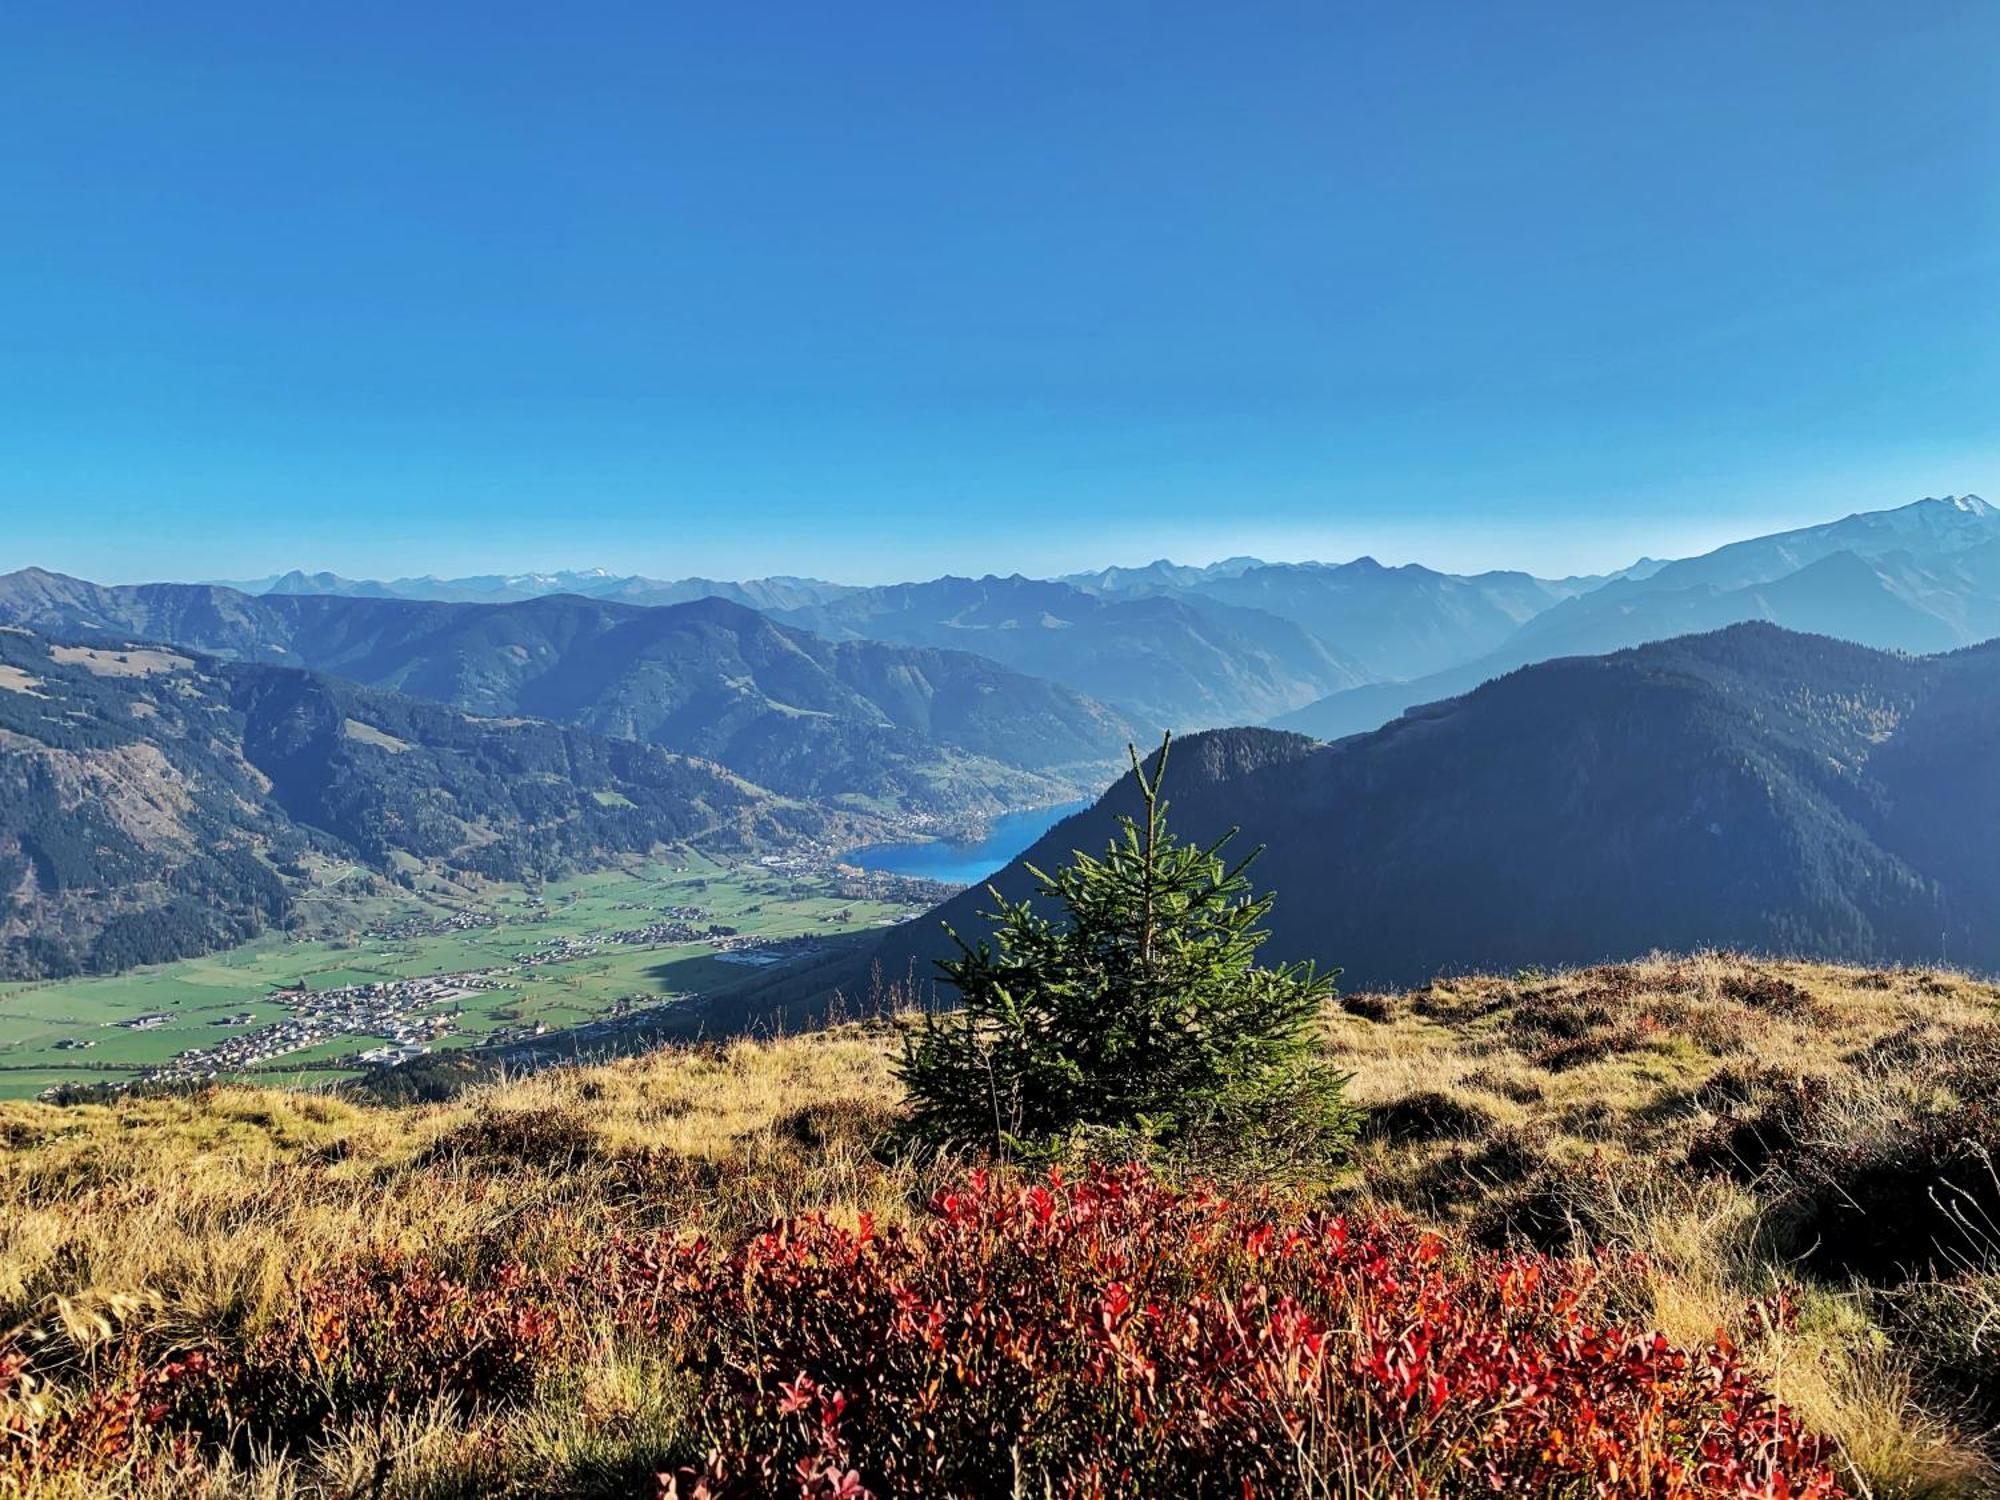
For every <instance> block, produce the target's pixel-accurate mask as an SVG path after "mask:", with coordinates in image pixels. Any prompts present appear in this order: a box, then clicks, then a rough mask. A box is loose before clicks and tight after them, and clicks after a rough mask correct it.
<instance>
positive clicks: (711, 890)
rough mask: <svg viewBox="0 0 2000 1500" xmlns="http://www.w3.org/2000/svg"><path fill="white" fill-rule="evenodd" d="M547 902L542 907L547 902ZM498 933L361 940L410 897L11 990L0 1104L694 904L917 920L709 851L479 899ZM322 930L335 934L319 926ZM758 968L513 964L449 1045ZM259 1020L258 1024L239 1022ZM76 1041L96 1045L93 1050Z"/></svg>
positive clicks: (469, 1004)
mask: <svg viewBox="0 0 2000 1500" xmlns="http://www.w3.org/2000/svg"><path fill="white" fill-rule="evenodd" d="M537 897H539V900H538V899H537ZM472 904H473V905H475V906H476V907H478V908H479V909H483V910H486V911H489V912H492V913H493V914H494V915H495V916H497V917H498V918H499V921H498V923H497V925H495V926H492V927H484V928H477V929H474V930H472V931H466V932H443V933H435V934H428V935H424V936H420V937H412V938H406V939H389V938H382V937H364V936H360V935H359V929H360V928H361V927H362V926H364V925H377V924H380V923H382V922H383V921H384V919H385V918H387V917H390V916H408V917H417V918H435V917H438V916H441V915H443V914H444V912H445V910H446V908H444V907H442V906H434V905H431V904H429V903H426V902H424V901H421V900H417V899H414V898H411V899H405V900H403V901H401V902H400V903H394V904H385V903H383V902H381V901H380V900H376V901H373V902H370V903H368V904H367V906H366V907H365V908H363V907H361V906H359V905H357V906H356V908H355V910H354V911H353V913H352V914H351V917H352V923H353V933H352V935H347V936H336V937H316V938H311V939H298V938H288V937H286V936H285V935H283V934H277V933H270V934H266V935H265V936H263V937H260V938H258V939H257V940H255V941H254V942H250V943H245V944H243V945H242V946H241V947H237V948H232V949H228V950H226V951H224V952H221V953H212V954H207V955H205V956H203V957H200V958H191V959H184V960H182V961H180V962H178V963H171V964H161V965H157V966H155V967H152V968H147V969H138V970H134V971H132V972H130V973H126V974H118V975H109V976H103V977H96V978H88V979H65V980H49V981H39V982H29V983H13V984H4V985H0V1098H20V1097H25V1096H30V1095H33V1094H36V1093H38V1092H40V1091H41V1090H42V1089H45V1088H47V1087H49V1086H50V1085H52V1084H56V1083H62V1082H86V1083H87V1082H115V1081H117V1080H120V1079H125V1078H130V1077H132V1076H134V1075H135V1074H137V1073H138V1072H139V1071H141V1070H143V1069H145V1068H147V1067H151V1066H155V1065H157V1064H160V1063H163V1062H165V1061H167V1060H168V1059H169V1058H171V1057H173V1056H174V1055H175V1054H176V1053H179V1052H182V1051H184V1050H186V1049H188V1048H190V1047H203V1046H210V1045H213V1044H214V1043H215V1042H216V1041H218V1040H220V1039H221V1038H223V1037H227V1036H230V1035H233V1034H236V1033H238V1032H242V1031H247V1030H251V1029H254V1028H255V1027H257V1026H262V1025H266V1024H268V1023H269V1022H271V1021H274V1020H277V1019H279V1018H280V1017H281V1016H283V1014H284V1013H285V1010H284V1007H283V1005H281V1004H280V1003H279V1002H278V1001H277V1000H276V999H275V998H273V995H272V992H273V991H274V990H275V989H277V988H280V987H284V986H291V985H296V984H299V983H301V982H303V983H304V984H306V985H307V986H308V987H309V988H312V989H316V990H326V989H335V988H339V987H341V986H343V985H350V984H368V983H373V982H376V981H380V980H386V979H398V978H401V979H408V978H417V977H421V976H423V975H427V974H442V973H454V972H458V971H461V970H467V969H484V968H494V967H503V966H511V965H513V963H514V961H515V960H516V959H518V958H519V957H520V956H521V955H523V954H525V953H529V952H531V951H532V950H534V949H535V948H536V947H537V946H538V945H540V944H542V943H545V942H547V941H548V940H549V939H551V938H556V937H564V936H567V937H575V938H582V937H587V936H590V935H592V934H597V933H610V932H615V931H618V930H620V929H625V928H635V927H644V926H647V925H649V924H651V923H653V922H656V921H662V920H666V918H665V917H664V916H663V915H662V913H661V910H660V909H661V908H662V907H669V906H696V907H700V908H702V909H703V911H704V912H705V913H706V915H705V917H704V918H703V919H702V920H703V923H704V924H706V923H709V922H714V923H720V924H721V925H723V926H727V927H734V928H736V929H737V930H738V931H740V932H743V933H746V934H754V935H757V936H761V937H770V938H786V937H798V936H804V935H809V934H812V935H820V936H827V937H832V936H836V935H838V934H840V933H842V932H850V931H853V930H855V929H856V928H860V927H866V926H870V925H874V924H877V923H880V922H882V921H884V920H887V919H891V918H896V917H901V916H906V915H908V911H907V909H906V908H902V907H896V906H890V905H886V904H881V903H872V902H865V901H844V900H841V899H839V898H837V897H834V896H832V895H829V894H827V892H826V890H825V888H824V887H823V885H822V884H821V883H820V882H818V881H816V880H812V879H805V878H796V879H795V878H792V877H788V876H784V875H779V874H776V873H774V872H772V871H769V870H766V869H764V868H763V867H761V866H758V865H755V864H736V865H731V864H723V863H718V862H715V861H712V860H709V859H705V858H703V857H702V856H700V855H696V854H688V855H685V856H679V857H677V859H676V860H675V861H674V862H661V863H648V864H644V865H634V866H632V867H629V868H624V869H617V870H609V871H601V872H598V873H595V874H591V875H584V876H579V877H577V878H575V879H571V880H563V881H556V882H551V883H550V884H548V885H546V886H543V887H541V888H540V890H539V892H532V891H530V890H528V889H526V888H523V887H518V886H498V887H494V888H492V889H491V890H489V891H488V892H487V893H486V896H485V899H483V900H481V901H479V902H476V903H472ZM321 925H322V926H325V925H335V924H334V923H332V922H328V921H324V920H323V921H322V923H321ZM747 972H748V970H747V969H746V968H745V967H744V966H743V965H742V964H739V963H730V962H728V961H726V960H725V959H723V958H720V957H718V956H717V955H716V953H715V951H714V950H713V949H712V948H710V947H709V946H708V945H707V944H705V943H694V944H682V945H675V946H659V947H640V946H626V945H617V944H607V945H606V946H605V947H603V948H601V949H599V950H598V951H596V952H594V953H591V954H588V955H585V956H582V957H578V958H573V959H567V960H563V961H560V962H552V963H544V964H540V965H536V966H533V967H529V968H510V969H509V972H508V973H507V974H506V975H505V976H504V977H505V979H506V983H507V988H505V989H502V990H497V991H491V992H483V993H480V994H477V995H474V996H472V997H470V998H468V999H466V1000H465V1001H463V1002H461V1003H462V1005H463V1007H464V1009H465V1014H464V1015H463V1016H461V1017H460V1018H459V1021H458V1030H457V1031H456V1032H455V1033H454V1034H453V1035H452V1036H451V1037H449V1038H447V1039H446V1040H444V1041H443V1042H441V1043H440V1044H439V1045H440V1046H444V1047H464V1046H473V1045H477V1044H478V1043H480V1042H481V1041H484V1040H486V1039H487V1038H488V1037H489V1036H490V1035H491V1034H492V1033H493V1032H495V1031H496V1030H499V1029H500V1028H502V1027H508V1026H519V1025H529V1024H533V1023H535V1022H537V1021H539V1022H543V1023H545V1024H546V1025H548V1026H549V1027H550V1028H551V1029H560V1028H563V1027H567V1026H574V1025H577V1024H578V1023H580V1022H584V1021H589V1020H591V1019H594V1018H595V1017H598V1016H601V1015H603V1014H605V1012H606V1011H607V1010H609V1009H610V1007H611V1005H612V1002H614V1001H616V1000H618V999H619V998H621V997H623V996H628V995H648V996H654V995H700V994H703V993H705V992H706V991H708V990H710V989H713V988H718V987H721V986H724V985H728V984H733V983H740V982H741V981H742V980H743V979H744V977H745V975H746V974H747ZM148 1014H163V1015H167V1016H170V1017H171V1018H172V1019H171V1021H169V1022H168V1023H167V1024H165V1025H162V1026H160V1027H158V1028H156V1029H153V1030H147V1031H135V1030H131V1029H129V1028H127V1027H123V1026H120V1025H119V1024H117V1023H118V1022H120V1021H126V1020H130V1019H132V1018H133V1017H135V1016H142V1015H148ZM246 1014H247V1015H248V1016H250V1017H251V1019H250V1020H248V1021H246V1022H242V1023H241V1024H231V1022H232V1019H233V1018H235V1017H238V1016H242V1015H246ZM65 1040H73V1041H88V1042H91V1043H93V1044H94V1045H92V1046H91V1047H89V1048H88V1049H83V1050H76V1049H66V1048H63V1047H61V1046H60V1045H59V1044H60V1043H61V1042H63V1041H65ZM377 1040H379V1039H377V1038H371V1037H365V1036H352V1037H343V1038H340V1039H339V1040H337V1041H334V1042H329V1043H326V1044H324V1045H322V1046H319V1047H315V1048H313V1049H311V1050H309V1051H303V1052H298V1053H294V1054H292V1055H291V1056H289V1057H286V1058H284V1059H283V1060H282V1061H281V1062H279V1063H274V1064H272V1065H271V1066H270V1067H268V1068H266V1069H263V1070H260V1072H261V1074H262V1076H264V1077H265V1078H266V1079H267V1080H276V1079H279V1078H282V1077H283V1076H284V1075H287V1074H302V1073H305V1072H306V1071H308V1070H311V1072H312V1076H313V1077H314V1078H315V1079H317V1080H323V1079H324V1078H325V1077H327V1076H328V1074H327V1072H326V1069H327V1067H328V1065H329V1064H337V1063H338V1062H339V1061H340V1060H341V1059H343V1058H345V1057H348V1056H351V1055H352V1054H354V1053H356V1052H360V1051H363V1050H365V1049H366V1048H368V1047H370V1046H373V1045H375V1043H376V1041H377Z"/></svg>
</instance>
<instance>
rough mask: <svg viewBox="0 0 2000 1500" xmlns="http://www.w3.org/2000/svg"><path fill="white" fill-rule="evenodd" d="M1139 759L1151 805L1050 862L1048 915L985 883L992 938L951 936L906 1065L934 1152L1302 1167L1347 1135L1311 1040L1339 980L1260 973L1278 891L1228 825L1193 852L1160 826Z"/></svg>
mask: <svg viewBox="0 0 2000 1500" xmlns="http://www.w3.org/2000/svg"><path fill="white" fill-rule="evenodd" d="M1171 743H1172V741H1171V736H1169V737H1168V738H1167V739H1166V740H1164V741H1163V742H1162V744H1161V746H1160V753H1159V757H1158V759H1157V760H1156V761H1155V762H1154V766H1153V771H1152V774H1151V776H1148V775H1147V773H1146V768H1145V767H1144V766H1143V765H1142V764H1141V763H1140V761H1139V757H1138V753H1137V752H1136V750H1135V751H1134V752H1133V753H1132V769H1133V773H1134V775H1135V777H1136V778H1137V780H1138V786H1139V796H1140V798H1141V800H1142V803H1143V807H1144V811H1143V817H1142V818H1141V819H1140V820H1134V819H1132V818H1129V817H1128V818H1124V819H1121V823H1122V827H1121V829H1120V832H1119V836H1118V837H1117V838H1115V839H1113V840H1112V842H1111V844H1110V846H1109V848H1108V849H1107V850H1106V852H1105V854H1104V857H1103V858H1101V859H1093V858H1091V857H1090V856H1089V855H1086V854H1083V853H1081V852H1078V853H1076V854H1075V855H1074V856H1073V859H1072V862H1071V863H1070V864H1067V865H1065V866H1063V867H1062V868H1060V869H1058V870H1056V871H1054V872H1053V873H1045V872H1043V871H1041V870H1039V869H1034V868H1033V867H1032V866H1031V867H1030V868H1031V870H1032V872H1033V874H1034V876H1035V878H1036V880H1037V881H1038V882H1039V891H1040V895H1041V896H1042V897H1044V898H1052V899H1053V901H1054V902H1055V903H1056V904H1057V905H1058V906H1059V907H1060V908H1061V912H1060V915H1058V916H1054V917H1051V916H1047V915H1044V914H1043V913H1042V912H1040V911H1037V910H1035V909H1034V908H1033V906H1032V905H1031V904H1030V903H1029V902H1026V901H1022V902H1013V901H1008V900H1006V899H1005V898H1003V897H1001V896H1000V895H999V893H998V892H997V891H996V892H994V900H995V901H996V902H997V903H998V909H997V910H996V911H995V912H993V913H991V914H990V915H991V917H992V920H993V924H994V932H993V936H992V941H991V942H990V943H989V942H987V941H984V940H982V941H981V942H980V943H979V944H978V946H977V947H974V946H971V945H969V944H967V943H966V942H965V940H964V939H963V938H960V937H959V935H958V934H957V933H956V932H953V933H952V939H953V941H955V942H956V943H957V944H958V947H959V954H958V956H957V957H956V958H952V959H945V960H941V961H940V963H939V967H940V969H942V970H943V974H944V979H945V981H946V983H948V984H950V985H951V986H952V987H953V988H955V989H956V990H957V991H958V993H959V997H960V1005H959V1007H958V1009H956V1010H955V1011H952V1012H950V1013H948V1014H947V1015H945V1016H943V1017H937V1016H932V1017H929V1018H927V1019H926V1021H925V1024H924V1026H923V1027H922V1029H921V1030H920V1031H919V1032H918V1033H917V1034H916V1035H914V1036H913V1037H912V1038H911V1039H910V1040H909V1042H908V1043H907V1044H906V1047H905V1050H904V1057H903V1062H902V1066H901V1069H900V1072H901V1076H902V1080H903V1083H904V1085H905V1087H906V1088H907V1090H908V1092H909V1096H910V1102H911V1106H912V1113H913V1121H912V1123H913V1127H914V1130H915V1132H916V1134H917V1135H918V1136H919V1137H921V1138H922V1139H924V1140H926V1141H928V1142H930V1143H932V1144H934V1145H940V1146H958V1147H980V1148H986V1149H990V1150H992V1151H994V1152H995V1153H997V1154H999V1155H1002V1156H1033V1157H1039V1156H1046V1155H1052V1154H1061V1153H1065V1152H1069V1151H1073V1150H1078V1149H1082V1150H1096V1149H1106V1148H1113V1149H1118V1150H1121V1151H1125V1150H1140V1151H1153V1150H1164V1151H1168V1152H1173V1153H1176V1154H1180V1153H1187V1154H1197V1153H1198V1154H1200V1155H1202V1156H1204V1157H1206V1158H1208V1159H1211V1160H1215V1159H1225V1158H1226V1159H1233V1160H1237V1161H1242V1162H1245V1163H1251V1162H1254V1163H1256V1164H1258V1165H1261V1166H1264V1167H1267V1168H1277V1169H1283V1170H1296V1169H1298V1168H1301V1167H1304V1168H1312V1167H1315V1166H1322V1165H1325V1164H1326V1163H1328V1162H1329V1161H1331V1160H1333V1159H1334V1158H1335V1157H1336V1156H1337V1154H1338V1152H1339V1150H1340V1149H1341V1148H1342V1147H1343V1146H1344V1145H1345V1143H1346V1140H1347V1138H1348V1137H1349V1135H1350V1134H1351V1132H1352V1117H1351V1115H1350V1112H1349V1111H1348V1109H1347V1108H1346V1107H1345V1105H1344V1104H1343V1103H1342V1099H1341V1092H1342V1089H1343V1087H1344V1085H1345V1083H1346V1081H1347V1080H1346V1077H1345V1076H1344V1075H1342V1074H1339V1073H1336V1072H1334V1071H1333V1070H1332V1069H1331V1068H1329V1067H1328V1065H1327V1064H1326V1062H1325V1059H1324V1057H1323V1055H1322V1054H1321V1051H1320V1048H1319V1046H1318V1043H1317V1041H1316V1038H1315V1030H1316V1021H1317V1017H1318V1014H1319V1010H1320V1007H1321V1005H1322V1003H1323V1002H1324V1001H1325V1000H1326V999H1327V997H1328V996H1330V995H1331V994H1332V991H1333V979H1334V974H1332V973H1328V974H1320V973H1317V972H1315V970H1314V968H1313V966H1312V965H1311V964H1291V965H1285V966H1281V967H1275V968H1265V967H1260V966H1259V965H1258V963H1257V961H1256V958H1257V949H1258V947H1259V945H1260V944H1262V943H1263V941H1264V939H1265V937H1266V936H1267V934H1266V933H1265V932H1264V931H1263V930H1262V926H1261V924H1262V922H1263V919H1264V917H1265V915H1266V914H1267V913H1268V912H1269V911H1270V909H1271V903H1272V899H1273V898H1272V897H1271V896H1269V895H1263V896H1259V895H1256V894H1254V893H1253V892H1252V890H1251V887H1250V882H1249V880H1248V878H1247V876H1246V873H1245V872H1246V871H1247V869H1248V867H1249V865H1250V864H1251V862H1252V861H1253V860H1255V859H1256V857H1257V855H1258V854H1260V853H1262V850H1261V848H1260V849H1258V850H1255V851H1252V852H1251V854H1249V855H1248V856H1247V857H1246V858H1244V859H1241V860H1239V861H1237V862H1236V863H1234V864H1230V863H1229V862H1228V861H1227V860H1226V859H1225V858H1224V856H1223V852H1222V851H1223V847H1224V846H1225V845H1226V844H1227V843H1228V842H1229V841H1230V840H1231V839H1232V838H1234V837H1235V834H1236V830H1234V829H1232V830H1231V831H1230V832H1229V833H1228V834H1225V835H1224V836H1223V837H1222V838H1221V839H1218V840H1217V841H1216V842H1215V843H1213V844H1211V845H1208V846H1207V847H1202V846H1199V845H1194V844H1188V843H1184V842H1182V841H1181V840H1180V839H1179V838H1177V837H1176V836H1175V835H1174V834H1173V833H1171V832H1170V831H1169V830H1168V828H1167V823H1166V815H1167V804H1166V803H1165V802H1164V801H1163V800H1161V796H1160V788H1161V783H1162V780H1163V778H1164V777H1165V774H1166V769H1167V754H1168V751H1169V750H1170V748H1171Z"/></svg>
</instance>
